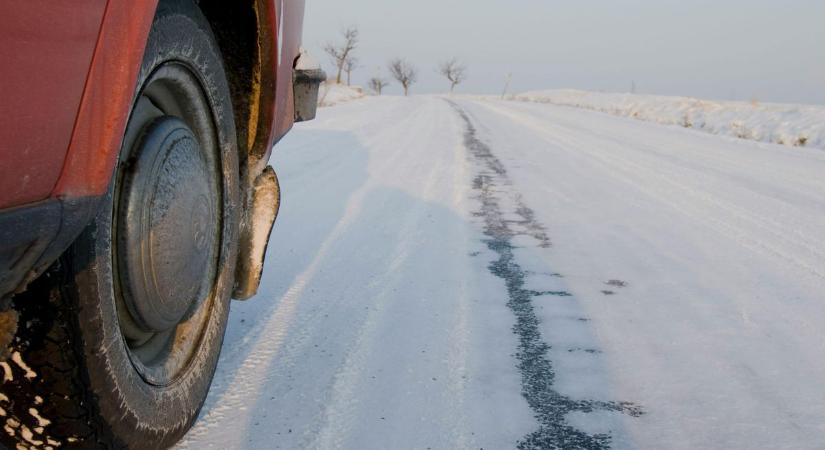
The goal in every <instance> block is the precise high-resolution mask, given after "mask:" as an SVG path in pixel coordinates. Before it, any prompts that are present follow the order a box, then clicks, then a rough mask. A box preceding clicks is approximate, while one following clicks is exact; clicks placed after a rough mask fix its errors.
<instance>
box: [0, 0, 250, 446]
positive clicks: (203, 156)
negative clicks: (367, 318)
mask: <svg viewBox="0 0 825 450" xmlns="http://www.w3.org/2000/svg"><path fill="white" fill-rule="evenodd" d="M135 99H136V100H135V102H134V104H133V108H132V111H131V114H130V117H129V120H128V124H127V129H126V132H125V134H124V139H123V145H122V149H121V153H120V159H119V162H118V165H117V168H116V172H115V175H114V177H113V181H112V183H111V186H110V189H109V192H108V193H107V195H106V197H105V199H104V201H103V205H102V206H101V209H100V212H99V214H98V216H97V218H96V219H95V221H94V222H93V223H92V224H91V225H89V226H88V227H87V229H86V230H85V231H84V232H83V233H82V235H81V236H80V237H79V238H78V239H77V241H76V242H75V243H74V244H72V246H71V248H70V249H69V250H68V251H67V252H66V254H65V255H64V256H63V257H62V258H61V259H60V260H59V261H58V262H57V263H56V264H55V265H54V266H53V267H52V268H51V269H50V270H49V271H48V272H47V273H46V274H45V275H44V276H43V277H42V278H41V279H40V280H38V281H37V282H36V283H35V284H34V285H33V286H32V288H31V289H30V290H29V291H28V292H27V293H25V294H23V295H21V296H19V297H17V298H16V299H15V307H16V308H17V309H18V311H19V312H20V327H19V331H18V334H17V336H16V337H15V340H14V343H13V346H12V357H11V358H10V359H9V360H8V361H6V362H3V363H0V366H2V373H0V376H3V380H4V381H3V384H2V389H1V390H0V421H2V422H4V423H3V427H4V429H3V433H2V438H0V441H1V442H3V443H4V444H5V445H7V446H9V448H15V447H17V448H20V447H23V448H29V447H31V448H46V447H52V448H58V447H60V448H113V447H115V448H165V447H169V446H171V445H172V444H174V443H175V442H177V441H178V440H179V439H180V438H181V437H182V436H183V435H184V433H185V432H186V431H187V430H188V429H189V428H190V427H191V426H192V424H193V423H194V421H195V419H196V418H197V415H198V413H199V411H200V408H201V406H202V405H203V402H204V400H205V398H206V395H207V392H208V390H209V386H210V383H211V381H212V377H213V374H214V371H215V367H216V364H217V360H218V354H219V352H220V347H221V343H222V340H223V335H224V331H225V329H226V321H227V315H228V311H229V300H230V299H229V297H230V294H231V290H232V284H233V274H234V267H235V260H236V254H237V249H236V242H237V237H238V226H239V217H240V215H239V213H240V211H239V179H238V155H237V143H236V137H235V129H234V124H233V114H232V109H231V101H230V98H229V88H228V84H227V81H226V76H225V74H224V72H223V68H222V63H221V58H220V54H219V50H218V47H217V44H216V43H215V39H214V37H213V36H212V33H211V31H210V28H209V25H208V23H207V22H206V20H205V19H204V18H203V16H202V14H201V13H200V11H199V10H198V8H197V6H195V5H194V4H193V3H191V2H189V1H188V0H187V1H175V2H172V1H161V2H160V4H159V6H158V11H157V14H156V17H155V20H154V23H153V25H152V30H151V32H150V36H149V39H148V42H147V47H146V53H145V56H144V59H143V63H142V67H141V70H140V75H139V80H138V89H137V93H136V95H135Z"/></svg>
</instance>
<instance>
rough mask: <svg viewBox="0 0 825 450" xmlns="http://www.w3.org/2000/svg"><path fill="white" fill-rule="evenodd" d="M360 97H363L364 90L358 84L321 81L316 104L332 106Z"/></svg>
mask: <svg viewBox="0 0 825 450" xmlns="http://www.w3.org/2000/svg"><path fill="white" fill-rule="evenodd" d="M362 97H364V90H363V89H362V88H360V87H358V86H346V85H343V84H336V83H329V82H327V83H322V84H321V87H320V88H319V91H318V106H334V105H337V104H339V103H346V102H350V101H352V100H356V99H359V98H362Z"/></svg>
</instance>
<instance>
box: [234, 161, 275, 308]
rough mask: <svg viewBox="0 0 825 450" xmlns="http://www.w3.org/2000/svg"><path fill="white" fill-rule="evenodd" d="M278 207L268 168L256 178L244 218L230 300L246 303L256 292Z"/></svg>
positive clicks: (273, 178)
mask: <svg viewBox="0 0 825 450" xmlns="http://www.w3.org/2000/svg"><path fill="white" fill-rule="evenodd" d="M280 204H281V188H280V186H279V185H278V177H277V176H276V175H275V170H274V169H272V166H267V167H266V169H264V171H263V173H261V174H260V175H259V176H258V178H256V179H255V185H254V187H253V192H252V202H251V207H250V208H249V210H248V211H246V214H245V215H244V218H243V224H242V227H241V236H240V243H239V244H240V245H239V247H238V250H239V251H238V265H237V267H236V269H235V286H234V289H233V291H232V298H234V299H236V300H246V299H248V298H250V297H252V296H253V295H255V293H256V292H258V285H260V283H261V273H262V271H263V268H264V257H265V255H266V246H267V243H268V242H269V233H270V232H271V231H272V226H273V225H274V224H275V218H276V217H277V216H278V208H279V207H280Z"/></svg>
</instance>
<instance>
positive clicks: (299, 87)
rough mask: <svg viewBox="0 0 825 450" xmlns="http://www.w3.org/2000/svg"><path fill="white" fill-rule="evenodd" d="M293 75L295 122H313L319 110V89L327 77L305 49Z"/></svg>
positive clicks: (296, 62)
mask: <svg viewBox="0 0 825 450" xmlns="http://www.w3.org/2000/svg"><path fill="white" fill-rule="evenodd" d="M292 73H293V77H294V79H293V83H292V89H293V94H294V95H293V97H294V99H295V122H303V121H305V120H312V119H314V118H315V112H316V110H317V109H318V87H319V86H320V84H321V83H322V82H323V81H324V80H326V78H327V75H326V73H324V71H323V70H321V67H320V66H319V65H318V63H317V62H315V60H313V59H312V57H310V56H309V54H307V52H306V51H305V50H303V49H301V53H300V55H299V56H298V58H297V60H296V61H295V69H294V70H293V72H292Z"/></svg>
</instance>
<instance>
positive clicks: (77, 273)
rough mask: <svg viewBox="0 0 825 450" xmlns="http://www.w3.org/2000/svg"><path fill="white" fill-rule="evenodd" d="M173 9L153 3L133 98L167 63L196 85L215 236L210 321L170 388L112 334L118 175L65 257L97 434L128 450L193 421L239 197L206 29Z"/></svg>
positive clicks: (188, 11) (222, 310)
mask: <svg viewBox="0 0 825 450" xmlns="http://www.w3.org/2000/svg"><path fill="white" fill-rule="evenodd" d="M181 3H183V2H181ZM181 3H176V4H174V5H170V4H166V3H164V2H161V4H160V5H159V7H158V14H157V15H156V18H155V22H154V24H153V27H152V31H151V33H150V36H149V39H148V43H147V46H146V51H145V54H144V59H143V63H142V66H141V70H140V74H139V78H138V83H137V86H138V88H137V90H136V95H135V96H134V98H136V99H137V98H139V94H140V91H141V89H142V86H143V84H144V82H145V81H146V80H147V79H148V78H149V77H150V76H151V74H152V73H153V72H154V71H155V69H156V68H158V67H159V66H161V65H162V64H164V63H166V62H170V61H175V62H178V63H182V64H185V65H187V66H188V67H189V68H190V70H192V72H193V73H194V74H196V75H197V77H198V78H199V79H200V82H201V87H202V89H203V91H204V93H205V95H206V98H207V99H208V101H209V103H210V105H211V107H212V116H213V121H214V126H215V130H216V131H217V134H218V136H216V138H217V139H216V142H217V143H218V144H219V150H218V151H219V153H220V162H221V168H220V170H221V179H222V193H221V198H222V206H223V208H222V209H223V216H222V228H223V229H222V233H221V245H220V256H219V260H218V264H217V265H216V267H217V273H216V278H215V285H214V288H213V298H212V299H211V303H212V306H211V308H212V311H211V313H210V314H209V317H208V318H207V323H206V324H205V325H204V327H203V332H202V335H201V337H200V339H202V342H201V345H199V346H198V349H197V350H196V352H195V354H194V355H193V357H192V358H191V360H190V362H189V365H188V367H187V369H185V370H184V372H183V373H182V374H181V375H180V377H179V378H177V379H176V380H175V381H174V382H173V383H172V384H170V385H168V386H164V387H157V386H153V385H150V384H148V383H146V382H145V381H144V380H143V378H141V376H140V375H139V373H138V372H137V370H135V368H134V367H133V365H132V362H131V360H130V357H129V351H128V348H127V346H126V342H125V340H124V338H123V336H122V335H121V332H120V329H119V327H118V312H117V307H116V302H115V290H114V289H115V287H114V282H113V272H114V269H113V260H112V259H113V254H112V250H113V249H112V242H113V240H112V239H113V236H112V229H113V216H114V212H113V204H114V200H113V198H114V194H113V193H114V189H115V183H116V180H117V179H118V176H117V174H115V176H114V177H113V178H112V179H113V181H112V183H111V186H110V188H109V192H108V194H107V196H106V199H105V200H104V202H103V206H102V207H101V210H100V212H99V214H98V216H97V218H96V219H95V221H94V223H93V224H92V225H91V226H90V227H89V228H88V229H87V230H86V231H85V232H84V233H83V235H82V236H81V237H80V238H79V239H78V241H77V242H76V243H75V245H74V246H73V249H72V250H71V251H70V266H71V270H72V272H73V278H74V280H75V282H74V285H73V289H72V291H73V293H74V294H75V295H74V297H75V301H76V302H77V305H78V310H79V315H78V329H79V334H80V335H81V337H82V339H81V341H82V345H81V347H82V349H83V352H84V355H83V359H84V360H85V362H86V371H85V372H86V375H87V376H88V380H87V382H88V386H89V387H90V390H91V394H92V395H93V396H94V397H95V398H96V403H97V404H98V407H99V411H98V413H99V417H100V418H101V420H102V421H103V422H104V423H103V424H102V425H104V426H105V427H107V428H109V431H110V432H111V436H113V437H119V439H118V440H121V441H123V442H121V444H122V445H126V446H128V447H130V448H145V447H152V448H157V447H167V446H170V445H172V444H174V443H175V442H176V441H177V440H178V439H180V437H182V435H183V434H184V433H185V432H186V431H187V430H188V428H189V427H190V426H191V425H192V423H193V422H194V420H195V419H196V418H197V414H198V412H199V411H200V407H201V406H202V404H203V401H204V399H205V398H206V394H207V392H208V390H209V386H210V384H211V381H212V376H213V374H214V371H215V367H216V365H217V360H218V355H219V353H220V348H221V345H222V342H223V335H224V331H225V329H226V322H227V317H228V313H229V297H230V295H231V291H232V285H233V277H234V269H235V261H236V259H237V245H236V243H237V238H238V226H239V220H240V208H239V198H240V197H239V195H240V192H239V189H240V187H239V177H238V173H239V172H238V155H237V142H236V135H235V128H234V123H233V115H232V109H231V100H230V98H229V96H228V93H229V88H228V83H227V80H226V76H225V74H224V72H223V68H222V63H221V58H220V55H219V54H218V53H217V45H216V44H215V40H214V38H213V36H212V35H211V33H210V32H209V27H208V25H207V24H206V23H205V21H204V20H202V16H200V13H199V11H197V9H196V7H195V6H193V5H187V4H181ZM193 10H194V11H193ZM199 19H201V20H199ZM121 153H123V150H122V151H121ZM118 167H120V163H118ZM117 170H119V169H116V171H117ZM113 394H114V395H113ZM124 437H127V438H124ZM116 439H117V438H116ZM124 439H125V440H124Z"/></svg>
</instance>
